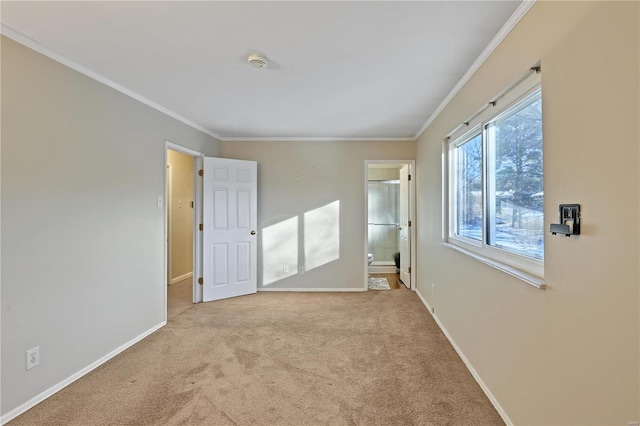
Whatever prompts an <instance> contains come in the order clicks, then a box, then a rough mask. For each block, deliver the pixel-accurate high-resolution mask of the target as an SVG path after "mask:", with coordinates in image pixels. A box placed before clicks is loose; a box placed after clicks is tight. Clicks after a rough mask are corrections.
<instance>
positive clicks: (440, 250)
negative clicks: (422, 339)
mask: <svg viewBox="0 0 640 426" xmlns="http://www.w3.org/2000/svg"><path fill="white" fill-rule="evenodd" d="M639 17H640V16H639V4H638V2H627V3H615V2H602V3H600V2H538V3H536V4H535V5H534V6H533V7H532V9H531V10H530V11H529V12H528V14H527V15H526V16H525V17H524V18H523V19H522V21H521V22H520V23H519V24H518V25H517V27H516V28H515V29H514V30H513V31H512V32H511V33H510V34H509V35H508V36H507V38H506V39H505V40H504V41H503V43H502V44H501V45H500V46H499V47H498V48H497V49H496V50H495V52H494V53H493V54H492V55H491V56H490V57H489V59H488V60H487V61H486V62H485V63H484V65H483V66H482V67H481V68H480V70H479V71H478V72H477V73H476V74H475V75H474V77H473V78H472V79H471V80H470V81H469V82H468V83H467V84H466V86H465V87H464V88H463V89H462V91H461V92H459V94H458V95H457V96H456V97H455V98H454V99H453V101H452V102H451V103H450V104H449V105H448V106H447V108H445V110H444V111H443V112H442V113H441V114H440V115H439V116H438V117H437V119H436V120H435V121H434V122H433V123H432V124H431V125H430V126H429V127H428V129H427V130H426V132H425V133H424V134H423V136H422V137H421V138H420V140H419V141H418V146H417V153H418V158H417V177H418V182H417V185H418V212H419V213H418V220H417V224H418V265H419V270H418V290H419V291H420V292H421V294H422V295H424V297H425V298H426V299H427V300H428V302H429V304H430V305H432V306H433V307H434V308H435V313H436V315H437V317H438V318H439V319H440V321H441V322H442V323H443V324H444V326H445V328H446V330H447V331H448V332H449V333H450V335H451V336H452V338H453V339H454V341H455V342H456V343H457V345H458V346H459V347H460V348H461V350H462V351H463V353H464V354H465V356H466V357H467V358H468V359H469V361H470V363H471V364H472V365H473V367H474V368H475V370H477V372H478V374H479V375H480V376H481V378H482V380H483V381H484V383H485V384H486V385H487V386H488V387H489V389H490V391H491V392H492V394H493V395H494V396H495V398H496V399H497V401H498V402H499V404H500V405H501V406H502V408H503V409H504V410H505V411H506V413H507V415H508V416H509V418H510V419H511V420H512V421H513V422H514V423H516V424H529V425H534V424H535V425H540V424H545V425H550V424H564V425H567V424H574V425H577V424H600V425H602V424H627V422H629V421H634V420H635V421H637V420H638V419H639V417H640V408H639V401H640V393H639V389H638V388H639V380H638V378H639V364H640V353H639V348H638V346H639V335H640V330H639V317H638V309H639V271H638V259H639V258H640V253H639V250H638V245H639V228H638V221H637V220H636V219H637V212H638V200H639V197H638V183H639V175H638V170H639V168H640V167H639V166H640V163H639V150H638V145H639V138H640V134H639V129H638V119H639V113H640V110H639V107H638V103H639V93H640V92H639V85H638V79H639V66H638V60H639V59H638V58H639V42H638V40H639V36H640V34H639V31H638V26H639V22H640V20H639ZM538 60H541V61H542V97H543V121H544V124H543V126H544V127H543V132H544V150H545V152H544V155H545V158H544V161H545V166H544V170H545V223H546V225H545V226H546V227H547V229H548V226H549V223H551V222H554V221H557V219H558V210H557V209H558V204H560V203H580V204H581V205H582V235H580V236H579V237H572V238H562V237H558V236H556V237H553V236H551V235H550V234H549V233H546V235H545V259H546V260H545V278H546V282H547V285H548V289H547V290H538V289H536V288H534V287H532V286H530V285H527V284H525V283H524V282H522V281H519V280H517V279H515V278H513V277H511V276H508V275H506V274H504V273H502V272H500V271H498V270H495V269H492V268H491V267H489V266H487V265H484V264H482V263H479V262H477V261H475V260H473V259H471V258H469V257H468V256H466V255H464V254H461V253H458V252H455V251H453V250H451V249H449V248H446V247H443V246H441V245H440V235H441V226H442V221H441V211H442V210H441V208H442V204H441V191H442V190H441V188H442V187H441V185H442V181H441V143H442V140H443V138H444V137H445V136H446V134H447V133H448V132H449V131H451V130H452V129H453V128H454V127H455V126H457V125H458V124H459V123H461V122H462V121H464V120H465V119H466V118H467V117H469V116H470V115H471V114H472V113H473V112H474V111H475V110H477V109H478V108H479V107H480V106H481V105H482V103H483V102H485V101H487V100H489V99H490V98H491V97H492V96H494V95H495V94H497V93H498V92H499V91H500V90H501V89H503V88H504V87H506V86H507V85H508V84H509V83H511V82H512V81H513V80H514V79H515V78H517V76H518V75H520V74H521V73H523V72H524V71H525V70H526V69H527V68H528V67H529V66H531V65H532V64H534V63H535V62H536V61H538ZM626 213H628V214H629V216H626Z"/></svg>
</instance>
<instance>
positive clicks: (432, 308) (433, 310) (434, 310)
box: [431, 306, 436, 314]
mask: <svg viewBox="0 0 640 426" xmlns="http://www.w3.org/2000/svg"><path fill="white" fill-rule="evenodd" d="M431 313H432V314H435V313H436V308H434V307H433V306H432V307H431Z"/></svg>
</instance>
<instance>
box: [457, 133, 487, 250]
mask: <svg viewBox="0 0 640 426" xmlns="http://www.w3.org/2000/svg"><path fill="white" fill-rule="evenodd" d="M456 159H457V164H456V171H457V172H456V173H457V176H456V200H457V206H456V229H455V232H456V234H458V235H462V236H464V237H468V238H473V239H475V240H479V241H482V135H481V134H478V135H476V136H474V137H473V138H471V139H470V140H469V141H467V142H465V143H464V144H462V145H459V146H458V147H457V148H456Z"/></svg>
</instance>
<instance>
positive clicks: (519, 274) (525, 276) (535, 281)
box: [440, 242, 546, 290]
mask: <svg viewBox="0 0 640 426" xmlns="http://www.w3.org/2000/svg"><path fill="white" fill-rule="evenodd" d="M440 244H441V245H443V246H444V247H449V248H451V249H454V250H456V251H459V252H460V253H464V254H466V255H467V256H470V257H472V258H474V259H475V260H478V261H480V262H482V263H484V264H485V265H489V266H491V267H493V268H495V269H498V270H500V271H502V272H504V273H507V274H509V275H511V276H512V277H515V278H518V279H519V280H520V281H524V282H525V283H527V284H529V285H532V286H534V287H536V288H539V289H540V290H544V289H545V288H546V284H545V282H544V279H543V278H540V277H536V276H535V275H531V274H529V273H526V272H524V271H521V270H519V269H516V268H514V267H513V266H509V265H506V264H504V263H502V262H498V261H497V260H493V259H490V258H488V257H485V256H482V255H479V254H477V253H474V252H472V251H470V250H467V249H465V248H462V247H460V246H458V245H456V244H451V243H447V242H442V243H440Z"/></svg>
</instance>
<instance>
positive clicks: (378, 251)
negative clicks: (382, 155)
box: [365, 160, 415, 289]
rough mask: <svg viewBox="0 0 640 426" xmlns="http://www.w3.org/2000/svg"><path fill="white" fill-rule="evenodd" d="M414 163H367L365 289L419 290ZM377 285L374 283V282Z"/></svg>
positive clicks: (407, 161) (411, 161)
mask: <svg viewBox="0 0 640 426" xmlns="http://www.w3.org/2000/svg"><path fill="white" fill-rule="evenodd" d="M414 168H415V162H414V161H413V160H404V161H373V160H372V161H366V162H365V185H366V186H365V201H366V202H365V206H366V209H365V248H366V250H365V253H366V255H367V256H366V257H367V258H366V262H365V286H366V288H367V289H372V288H376V286H377V285H378V283H376V282H375V281H379V280H380V279H381V278H384V279H385V280H386V281H387V283H388V284H389V288H391V289H394V288H408V289H413V288H415V284H414V283H413V276H414V274H415V271H414V270H413V269H415V268H412V266H411V265H412V264H414V257H415V238H413V233H414V229H415V228H414V226H415V224H414V223H413V220H412V219H413V217H414V202H413V199H414V194H413V182H414V181H413V180H412V174H413V170H414ZM372 281H374V282H372Z"/></svg>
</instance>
